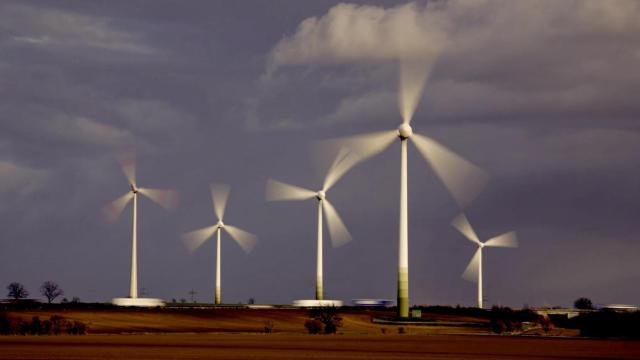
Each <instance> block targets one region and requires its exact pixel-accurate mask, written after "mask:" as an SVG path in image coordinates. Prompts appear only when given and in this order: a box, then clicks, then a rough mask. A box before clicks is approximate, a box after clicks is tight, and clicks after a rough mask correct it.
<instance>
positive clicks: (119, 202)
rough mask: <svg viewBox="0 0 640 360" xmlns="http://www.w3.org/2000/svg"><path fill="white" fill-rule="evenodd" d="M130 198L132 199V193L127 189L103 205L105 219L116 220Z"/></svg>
mask: <svg viewBox="0 0 640 360" xmlns="http://www.w3.org/2000/svg"><path fill="white" fill-rule="evenodd" d="M131 199H133V193H132V192H131V191H129V192H127V193H126V194H124V195H122V196H120V197H119V198H117V199H115V200H114V201H112V202H110V203H108V204H107V205H105V207H104V208H102V212H103V214H104V216H105V219H106V220H107V221H109V222H114V221H116V219H118V217H119V216H120V214H122V211H123V210H124V208H125V207H126V206H127V204H128V203H129V201H131Z"/></svg>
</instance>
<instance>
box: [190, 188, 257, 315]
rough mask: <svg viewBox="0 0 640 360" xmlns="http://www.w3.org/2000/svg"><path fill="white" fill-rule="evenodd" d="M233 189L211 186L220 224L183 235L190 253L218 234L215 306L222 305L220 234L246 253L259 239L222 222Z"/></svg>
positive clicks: (214, 207)
mask: <svg viewBox="0 0 640 360" xmlns="http://www.w3.org/2000/svg"><path fill="white" fill-rule="evenodd" d="M230 191H231V188H230V187H229V185H226V184H211V199H212V201H213V210H214V212H215V214H216V217H217V220H218V222H217V223H216V224H215V225H211V226H207V227H205V228H202V229H199V230H195V231H192V232H190V233H187V234H185V235H183V237H182V238H183V240H184V242H185V245H186V246H187V248H189V250H190V251H195V250H196V249H197V248H198V247H200V245H202V244H203V243H204V242H205V241H207V239H209V238H210V237H211V236H213V234H214V233H215V234H216V239H217V241H216V288H215V299H214V301H215V304H216V305H219V304H220V303H221V301H222V300H221V284H220V270H221V267H220V232H221V231H222V230H225V231H226V232H227V233H228V234H229V235H231V238H233V240H235V241H236V242H237V243H238V245H240V247H241V248H242V250H244V251H245V252H247V253H248V252H250V251H251V250H252V249H253V247H254V246H255V245H256V241H257V238H256V236H255V235H253V234H251V233H248V232H246V231H244V230H242V229H239V228H237V227H235V226H231V225H229V224H225V223H224V222H222V218H223V217H224V211H225V209H226V207H227V199H228V198H229V192H230Z"/></svg>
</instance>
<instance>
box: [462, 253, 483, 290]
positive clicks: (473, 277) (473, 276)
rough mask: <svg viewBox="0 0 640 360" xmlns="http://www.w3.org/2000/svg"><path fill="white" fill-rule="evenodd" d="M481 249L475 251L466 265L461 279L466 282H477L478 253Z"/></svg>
mask: <svg viewBox="0 0 640 360" xmlns="http://www.w3.org/2000/svg"><path fill="white" fill-rule="evenodd" d="M481 249H482V248H478V250H476V253H475V254H474V255H473V257H472V258H471V261H469V265H467V268H466V269H465V270H464V273H462V278H463V279H465V280H467V281H472V282H478V272H479V267H480V251H482V250H481Z"/></svg>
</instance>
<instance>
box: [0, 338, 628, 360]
mask: <svg viewBox="0 0 640 360" xmlns="http://www.w3.org/2000/svg"><path fill="white" fill-rule="evenodd" d="M0 349H1V350H2V351H0V358H2V359H436V360H437V359H467V360H472V359H639V358H640V342H637V341H635V342H634V341H622V340H584V339H566V338H557V339H550V338H536V337H510V336H480V335H469V336H464V335H431V336H429V335H399V334H392V335H390V334H387V335H381V334H378V335H303V334H284V333H281V334H277V333H276V334H246V333H243V334H239V333H222V334H188V333H181V334H142V335H87V336H79V337H72V336H41V337H36V336H27V337H17V336H10V337H2V338H0Z"/></svg>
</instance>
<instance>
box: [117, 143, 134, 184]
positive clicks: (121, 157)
mask: <svg viewBox="0 0 640 360" xmlns="http://www.w3.org/2000/svg"><path fill="white" fill-rule="evenodd" d="M117 158H118V162H119V163H120V166H121V167H122V172H123V173H124V176H126V177H127V181H129V184H131V185H133V186H136V156H135V152H134V151H133V150H127V151H122V152H120V153H119V154H118V156H117Z"/></svg>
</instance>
